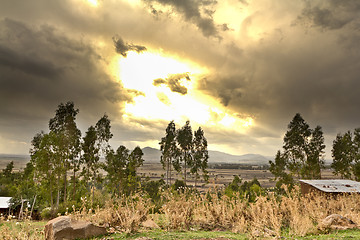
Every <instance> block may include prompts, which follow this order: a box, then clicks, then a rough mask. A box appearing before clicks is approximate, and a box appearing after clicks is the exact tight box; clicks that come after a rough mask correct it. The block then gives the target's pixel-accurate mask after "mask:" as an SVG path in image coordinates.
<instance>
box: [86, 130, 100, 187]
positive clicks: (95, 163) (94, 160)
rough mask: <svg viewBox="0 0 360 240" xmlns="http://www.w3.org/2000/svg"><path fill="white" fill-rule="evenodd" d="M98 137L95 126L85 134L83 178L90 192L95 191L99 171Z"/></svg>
mask: <svg viewBox="0 0 360 240" xmlns="http://www.w3.org/2000/svg"><path fill="white" fill-rule="evenodd" d="M96 140H97V135H96V130H95V127H94V126H90V127H89V128H88V130H87V132H86V133H85V136H84V138H83V142H82V151H83V154H82V160H83V162H84V166H83V170H82V176H83V177H84V180H85V183H86V185H87V186H89V187H90V191H94V187H95V178H96V176H97V173H98V169H99V160H100V157H99V149H98V148H97V144H96Z"/></svg>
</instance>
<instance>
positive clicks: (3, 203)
mask: <svg viewBox="0 0 360 240" xmlns="http://www.w3.org/2000/svg"><path fill="white" fill-rule="evenodd" d="M10 200H11V197H0V214H2V215H6V214H8V213H9V209H10Z"/></svg>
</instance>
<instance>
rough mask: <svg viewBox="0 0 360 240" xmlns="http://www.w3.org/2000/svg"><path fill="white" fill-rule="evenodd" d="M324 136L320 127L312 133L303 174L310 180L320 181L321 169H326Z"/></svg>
mask: <svg viewBox="0 0 360 240" xmlns="http://www.w3.org/2000/svg"><path fill="white" fill-rule="evenodd" d="M324 149H325V144H324V136H323V132H322V129H321V127H320V126H317V127H316V128H315V129H314V130H312V131H311V138H310V141H309V143H308V147H307V151H306V155H307V158H306V165H305V166H304V170H305V172H304V173H303V174H302V175H303V176H305V177H306V178H309V179H320V178H321V169H323V168H324V167H325V161H324V153H325V152H324Z"/></svg>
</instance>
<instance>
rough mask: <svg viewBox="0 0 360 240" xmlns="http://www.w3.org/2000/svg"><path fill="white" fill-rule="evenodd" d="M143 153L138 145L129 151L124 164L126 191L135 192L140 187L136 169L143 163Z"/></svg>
mask: <svg viewBox="0 0 360 240" xmlns="http://www.w3.org/2000/svg"><path fill="white" fill-rule="evenodd" d="M143 156H144V153H143V151H142V150H141V148H140V147H135V148H134V150H133V151H132V152H131V153H130V155H129V157H128V161H127V164H126V169H125V173H126V177H127V193H128V194H130V193H132V192H135V191H136V190H137V189H138V188H139V187H140V178H139V177H138V176H137V174H136V173H137V169H138V168H139V167H141V166H142V165H143V163H144V159H143Z"/></svg>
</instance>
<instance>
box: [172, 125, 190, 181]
mask: <svg viewBox="0 0 360 240" xmlns="http://www.w3.org/2000/svg"><path fill="white" fill-rule="evenodd" d="M176 140H177V143H178V145H179V149H180V153H179V156H180V160H181V162H182V163H183V165H184V181H185V185H186V173H187V166H191V165H192V163H193V158H192V154H191V151H192V148H193V133H192V129H191V126H190V121H186V123H185V125H184V126H183V127H182V128H181V129H179V130H177V136H176Z"/></svg>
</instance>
